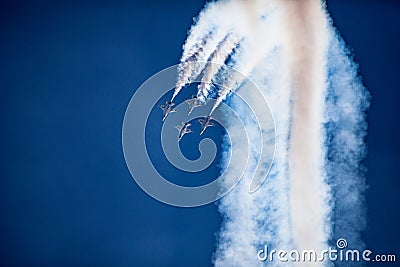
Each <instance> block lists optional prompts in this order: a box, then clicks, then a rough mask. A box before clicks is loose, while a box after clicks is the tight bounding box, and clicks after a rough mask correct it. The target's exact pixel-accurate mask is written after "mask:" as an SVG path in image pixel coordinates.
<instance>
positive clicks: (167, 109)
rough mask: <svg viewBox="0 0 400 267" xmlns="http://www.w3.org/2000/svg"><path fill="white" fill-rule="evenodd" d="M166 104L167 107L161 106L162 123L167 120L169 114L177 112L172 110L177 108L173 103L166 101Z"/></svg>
mask: <svg viewBox="0 0 400 267" xmlns="http://www.w3.org/2000/svg"><path fill="white" fill-rule="evenodd" d="M165 104H167V105H166V106H164V105H160V108H161V109H162V110H163V118H162V121H164V120H165V118H167V116H168V114H169V113H171V112H176V110H175V109H173V108H172V107H173V106H175V104H174V103H172V102H171V101H165Z"/></svg>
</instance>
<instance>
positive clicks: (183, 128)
mask: <svg viewBox="0 0 400 267" xmlns="http://www.w3.org/2000/svg"><path fill="white" fill-rule="evenodd" d="M190 125H191V124H190V123H189V122H186V123H185V122H182V125H177V126H175V128H176V129H178V131H179V135H178V141H179V140H181V139H182V137H183V136H184V135H185V134H187V133H191V132H192V130H190V129H189V126H190Z"/></svg>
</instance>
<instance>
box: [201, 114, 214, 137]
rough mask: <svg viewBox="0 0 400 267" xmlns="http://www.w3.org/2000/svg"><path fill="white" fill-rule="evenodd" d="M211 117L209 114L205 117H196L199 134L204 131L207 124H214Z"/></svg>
mask: <svg viewBox="0 0 400 267" xmlns="http://www.w3.org/2000/svg"><path fill="white" fill-rule="evenodd" d="M212 119H213V118H212V117H211V116H207V117H205V119H198V121H199V122H200V124H201V130H200V135H202V134H203V133H204V131H205V130H206V129H207V127H208V126H214V123H212V122H211V120H212Z"/></svg>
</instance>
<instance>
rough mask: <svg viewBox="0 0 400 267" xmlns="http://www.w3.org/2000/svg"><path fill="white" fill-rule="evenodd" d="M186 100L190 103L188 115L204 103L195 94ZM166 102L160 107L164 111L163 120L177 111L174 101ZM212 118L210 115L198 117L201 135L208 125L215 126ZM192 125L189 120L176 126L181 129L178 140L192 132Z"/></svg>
mask: <svg viewBox="0 0 400 267" xmlns="http://www.w3.org/2000/svg"><path fill="white" fill-rule="evenodd" d="M185 102H186V103H187V104H188V105H189V112H188V115H190V113H192V111H193V109H195V108H197V107H200V106H202V105H204V104H203V103H202V102H201V101H200V100H199V99H198V98H197V97H196V96H194V95H193V96H192V98H190V99H186V100H185ZM165 104H166V105H160V108H161V109H162V111H163V117H162V121H164V120H165V119H166V118H167V116H168V115H169V114H170V113H173V112H176V110H175V109H174V108H173V106H175V103H173V102H172V101H165ZM212 119H213V118H212V117H211V116H210V115H209V116H206V117H204V119H198V121H199V122H200V124H201V130H200V135H202V134H203V133H204V131H205V130H206V129H207V127H209V126H214V123H213V122H211V120H212ZM190 126H191V124H190V123H189V122H182V124H181V125H177V126H175V128H176V129H177V130H178V131H179V134H178V141H180V140H181V139H182V137H183V136H184V135H185V134H187V133H191V132H192V130H191V129H189V127H190Z"/></svg>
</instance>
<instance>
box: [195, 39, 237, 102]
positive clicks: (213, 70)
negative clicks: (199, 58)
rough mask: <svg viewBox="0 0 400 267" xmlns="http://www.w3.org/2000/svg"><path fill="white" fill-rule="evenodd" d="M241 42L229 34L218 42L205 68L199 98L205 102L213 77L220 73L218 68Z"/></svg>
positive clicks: (198, 93)
mask: <svg viewBox="0 0 400 267" xmlns="http://www.w3.org/2000/svg"><path fill="white" fill-rule="evenodd" d="M238 43H239V38H237V37H234V36H233V35H232V34H228V35H227V36H226V37H225V38H224V39H223V40H222V41H221V43H219V44H218V47H217V49H216V50H215V51H214V52H213V53H212V54H211V56H210V58H209V60H208V62H209V63H208V64H207V66H206V68H205V70H204V74H203V77H202V79H201V83H200V84H199V86H198V92H197V98H198V99H199V100H200V101H201V102H205V100H206V99H207V97H208V94H209V91H210V86H211V83H212V79H213V77H214V76H215V75H216V74H217V73H218V70H219V69H220V67H221V66H222V64H224V63H225V61H226V59H227V58H228V56H229V55H230V54H231V53H232V51H233V49H234V48H235V47H236V46H237V44H238Z"/></svg>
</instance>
